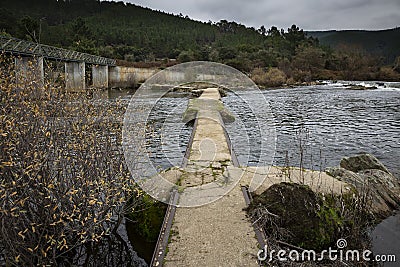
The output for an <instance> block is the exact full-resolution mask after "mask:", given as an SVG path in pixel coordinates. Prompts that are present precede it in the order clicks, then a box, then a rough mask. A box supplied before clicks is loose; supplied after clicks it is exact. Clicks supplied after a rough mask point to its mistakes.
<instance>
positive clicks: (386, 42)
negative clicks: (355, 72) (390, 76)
mask: <svg viewBox="0 0 400 267" xmlns="http://www.w3.org/2000/svg"><path fill="white" fill-rule="evenodd" d="M307 34H308V35H309V36H312V37H314V38H318V40H319V41H320V43H321V44H322V45H329V46H332V47H339V48H340V46H341V45H343V44H352V45H354V46H358V47H361V48H363V49H365V50H366V51H367V52H369V53H371V54H373V55H376V56H378V57H381V58H382V60H383V61H384V63H387V64H390V63H392V62H393V61H394V60H395V59H396V57H397V56H398V55H400V28H395V29H388V30H381V31H350V30H349V31H316V32H307Z"/></svg>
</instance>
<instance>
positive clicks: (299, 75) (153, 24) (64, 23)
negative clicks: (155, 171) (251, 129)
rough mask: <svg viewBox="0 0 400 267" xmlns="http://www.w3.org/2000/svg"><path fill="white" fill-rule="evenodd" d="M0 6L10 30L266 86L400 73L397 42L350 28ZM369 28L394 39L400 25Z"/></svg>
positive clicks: (118, 8)
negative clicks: (330, 39) (329, 35)
mask: <svg viewBox="0 0 400 267" xmlns="http://www.w3.org/2000/svg"><path fill="white" fill-rule="evenodd" d="M0 14H1V16H0V17H1V18H2V19H0V30H2V31H3V34H11V35H12V36H14V37H18V38H22V39H29V40H32V41H34V42H40V43H45V44H49V45H54V46H59V47H64V48H69V49H72V50H77V51H81V52H87V53H91V54H96V55H101V56H105V57H111V58H116V59H119V64H122V65H135V66H141V67H161V68H162V67H166V66H169V65H171V64H176V63H179V62H187V61H192V60H209V61H216V62H221V63H225V64H228V65H230V66H233V67H235V68H237V69H239V70H241V71H243V72H245V73H248V74H249V75H250V77H252V78H254V80H255V81H257V82H258V83H259V84H260V85H263V86H267V87H269V86H279V85H282V84H294V83H296V82H310V81H313V80H317V79H330V80H386V81H399V80H400V73H399V67H398V65H399V64H398V62H399V51H398V50H397V47H396V45H392V46H390V47H391V48H390V49H383V50H382V49H375V48H374V47H372V48H371V42H370V41H369V39H368V41H364V42H363V40H364V39H365V37H363V38H361V39H360V40H357V39H356V38H355V37H354V36H353V35H349V34H348V33H347V32H344V33H343V35H344V36H347V37H348V38H347V39H343V40H342V41H341V42H339V43H334V46H332V47H329V46H327V45H326V43H324V45H321V44H320V43H319V41H318V39H316V38H313V37H310V36H312V34H310V35H307V33H306V32H304V31H303V30H301V29H300V28H299V27H297V26H296V25H293V26H292V27H290V28H289V29H287V30H284V29H278V28H276V27H274V26H271V27H270V28H269V29H268V28H266V27H265V26H260V28H259V29H255V28H251V27H250V28H249V27H246V26H244V25H241V24H238V23H236V22H229V21H226V20H221V21H219V22H211V21H210V22H207V23H203V22H198V21H194V20H191V19H190V18H189V17H187V16H183V15H182V14H179V15H173V14H167V13H163V12H159V11H154V10H150V9H148V8H142V7H139V6H135V5H133V4H124V3H123V2H118V3H116V2H108V1H101V2H100V1H97V0H85V1H75V0H74V1H56V0H41V1H34V2H32V1H27V0H16V1H8V2H6V3H4V4H3V5H2V8H1V9H0ZM364 34H365V35H367V34H368V33H367V32H366V33H364ZM370 34H371V36H374V38H375V39H376V38H382V40H381V41H382V42H383V43H385V42H388V43H393V42H394V40H397V39H399V38H398V37H399V36H400V29H392V30H389V31H382V33H381V34H380V35H377V34H373V33H370ZM337 35H340V32H336V33H335V36H337ZM314 36H317V37H321V36H322V35H321V34H320V33H318V34H314ZM349 36H350V37H351V38H350V37H349ZM356 36H358V35H356ZM375 36H379V37H375ZM396 37H397V38H396ZM338 38H339V37H337V38H335V40H336V39H338ZM346 40H348V42H347V41H346ZM382 42H379V40H375V43H382ZM364 43H365V45H364ZM389 51H390V53H389ZM388 53H389V54H388ZM396 57H397V60H395V59H396Z"/></svg>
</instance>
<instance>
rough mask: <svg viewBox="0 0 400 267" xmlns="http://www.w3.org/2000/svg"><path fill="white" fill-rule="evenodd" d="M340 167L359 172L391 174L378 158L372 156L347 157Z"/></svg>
mask: <svg viewBox="0 0 400 267" xmlns="http://www.w3.org/2000/svg"><path fill="white" fill-rule="evenodd" d="M340 167H342V168H344V169H346V170H349V171H352V172H356V173H357V172H359V171H362V170H371V169H376V170H381V171H384V172H387V173H390V172H389V170H388V169H387V168H386V167H385V166H384V165H383V164H382V162H380V161H379V160H378V159H377V158H376V157H374V156H373V155H371V154H361V155H357V156H354V157H346V158H343V159H342V160H341V161H340Z"/></svg>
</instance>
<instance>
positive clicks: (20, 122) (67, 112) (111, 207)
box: [0, 56, 137, 266]
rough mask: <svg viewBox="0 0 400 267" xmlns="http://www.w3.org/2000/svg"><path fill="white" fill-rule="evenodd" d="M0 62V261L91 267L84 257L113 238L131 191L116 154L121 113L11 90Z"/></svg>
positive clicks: (114, 105)
mask: <svg viewBox="0 0 400 267" xmlns="http://www.w3.org/2000/svg"><path fill="white" fill-rule="evenodd" d="M0 61H1V73H0V75H1V76H0V82H1V91H0V98H1V107H0V124H1V127H0V139H1V154H0V162H1V166H0V196H1V200H0V226H1V229H0V253H1V254H0V255H1V256H0V260H1V257H3V260H4V261H5V262H6V264H7V265H8V266H14V265H18V266H36V265H41V266H42V265H52V266H54V265H65V266H69V265H79V264H88V263H90V262H91V263H93V260H94V259H93V258H90V257H88V255H87V252H89V251H92V252H93V251H95V250H99V246H97V244H99V245H100V244H102V243H104V241H105V240H107V239H109V238H110V236H111V235H112V234H113V233H116V230H117V228H118V226H119V224H120V222H121V220H122V218H123V213H124V204H125V203H126V201H127V199H128V198H129V196H130V195H131V191H132V190H137V189H135V187H134V182H133V180H132V179H131V178H130V174H129V172H128V170H127V167H126V166H125V165H124V159H123V153H122V151H121V146H120V144H121V127H122V125H121V122H122V117H123V114H124V111H125V105H124V104H123V103H120V102H118V101H116V102H115V101H114V102H113V101H102V102H96V101H93V100H91V99H89V98H88V97H87V96H86V94H77V93H74V94H73V93H67V92H64V91H63V90H62V88H61V87H57V86H56V85H54V84H45V85H40V84H39V83H37V82H36V81H35V80H29V79H25V80H24V81H23V82H22V83H21V82H20V81H19V82H18V86H17V85H16V83H15V73H14V71H13V67H12V66H13V64H12V59H10V58H8V57H5V56H2V58H1V59H0ZM32 71H34V70H32ZM132 205H134V202H133V203H132ZM103 249H104V246H103ZM97 252H98V254H101V252H100V253H99V251H97ZM83 254H85V255H86V256H85V257H83Z"/></svg>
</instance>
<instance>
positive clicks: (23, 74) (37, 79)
mask: <svg viewBox="0 0 400 267" xmlns="http://www.w3.org/2000/svg"><path fill="white" fill-rule="evenodd" d="M15 78H16V83H17V85H18V86H23V85H24V84H27V83H36V84H37V85H39V86H43V84H44V70H43V57H17V58H15Z"/></svg>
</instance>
